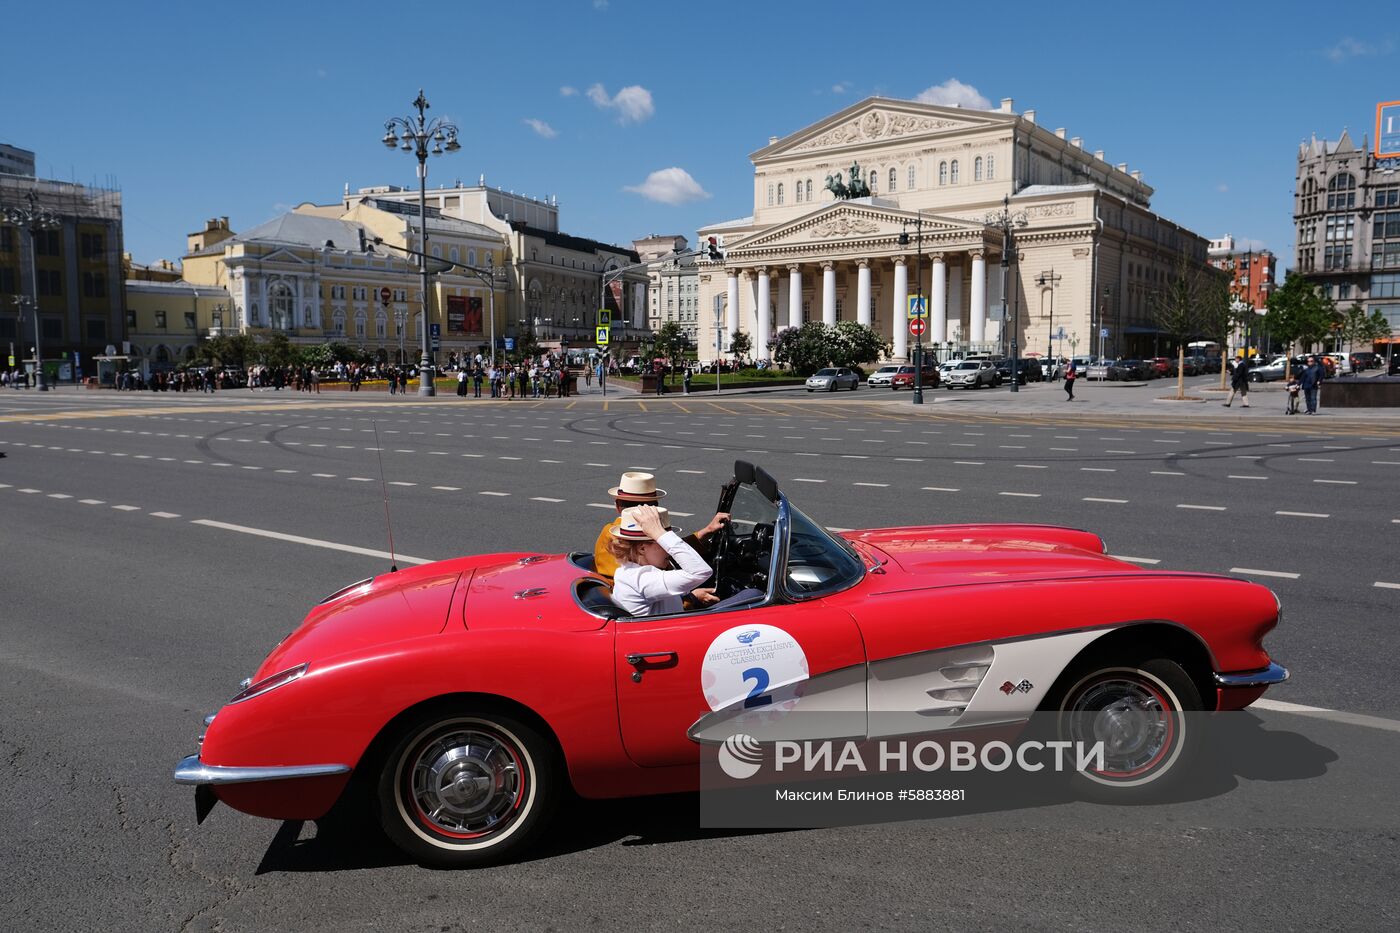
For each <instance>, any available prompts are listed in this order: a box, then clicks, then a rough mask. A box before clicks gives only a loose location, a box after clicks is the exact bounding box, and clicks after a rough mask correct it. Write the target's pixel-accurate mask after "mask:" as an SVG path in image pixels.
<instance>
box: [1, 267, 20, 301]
mask: <svg viewBox="0 0 1400 933" xmlns="http://www.w3.org/2000/svg"><path fill="white" fill-rule="evenodd" d="M18 292H19V289H18V288H16V287H15V270H13V269H11V268H8V267H5V268H0V295H14V294H17V293H18Z"/></svg>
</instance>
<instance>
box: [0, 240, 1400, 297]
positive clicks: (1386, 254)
mask: <svg viewBox="0 0 1400 933" xmlns="http://www.w3.org/2000/svg"><path fill="white" fill-rule="evenodd" d="M1371 268H1372V269H1400V242H1395V243H1377V244H1375V246H1374V247H1372V249H1371ZM0 291H4V289H0Z"/></svg>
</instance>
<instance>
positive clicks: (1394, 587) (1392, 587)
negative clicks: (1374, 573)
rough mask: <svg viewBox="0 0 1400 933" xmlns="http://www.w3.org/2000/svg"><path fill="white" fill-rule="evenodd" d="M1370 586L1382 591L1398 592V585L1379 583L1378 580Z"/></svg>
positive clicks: (1399, 588)
mask: <svg viewBox="0 0 1400 933" xmlns="http://www.w3.org/2000/svg"><path fill="white" fill-rule="evenodd" d="M1371 585H1372V586H1377V587H1380V588H1381V589H1383V590H1400V583H1384V582H1382V581H1380V580H1377V581H1376V582H1375V583H1372V584H1371Z"/></svg>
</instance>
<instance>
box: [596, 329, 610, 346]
mask: <svg viewBox="0 0 1400 933" xmlns="http://www.w3.org/2000/svg"><path fill="white" fill-rule="evenodd" d="M597 330H598V335H597V341H596V342H597V344H598V346H600V347H606V346H607V345H608V332H609V331H610V330H612V328H611V327H609V326H608V325H607V324H599V325H598V328H597Z"/></svg>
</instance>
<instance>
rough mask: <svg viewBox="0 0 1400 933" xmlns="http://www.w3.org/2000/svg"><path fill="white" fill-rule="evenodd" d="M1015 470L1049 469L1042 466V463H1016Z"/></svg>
mask: <svg viewBox="0 0 1400 933" xmlns="http://www.w3.org/2000/svg"><path fill="white" fill-rule="evenodd" d="M1016 469H1018V470H1048V469H1050V468H1049V467H1048V466H1046V465H1045V464H1043V463H1018V464H1016Z"/></svg>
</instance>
